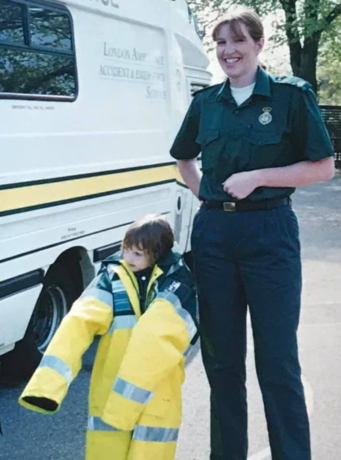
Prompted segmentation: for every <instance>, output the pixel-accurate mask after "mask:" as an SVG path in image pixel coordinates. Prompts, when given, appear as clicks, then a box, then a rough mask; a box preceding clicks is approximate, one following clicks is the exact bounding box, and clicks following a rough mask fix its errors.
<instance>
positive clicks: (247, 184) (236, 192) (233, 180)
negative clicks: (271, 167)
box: [223, 171, 259, 200]
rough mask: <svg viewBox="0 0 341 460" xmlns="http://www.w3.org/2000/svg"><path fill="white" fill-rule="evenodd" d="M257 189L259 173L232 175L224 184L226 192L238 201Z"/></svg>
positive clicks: (249, 172) (250, 172)
mask: <svg viewBox="0 0 341 460" xmlns="http://www.w3.org/2000/svg"><path fill="white" fill-rule="evenodd" d="M257 187H259V183H258V174H257V171H247V172H241V173H236V174H232V176H231V177H229V178H228V179H226V181H225V182H223V189H224V190H225V192H226V193H228V194H229V195H231V196H232V197H233V198H236V199H237V200H243V199H244V198H246V197H247V196H249V195H250V193H252V192H253V191H254V190H255V189H256V188H257Z"/></svg>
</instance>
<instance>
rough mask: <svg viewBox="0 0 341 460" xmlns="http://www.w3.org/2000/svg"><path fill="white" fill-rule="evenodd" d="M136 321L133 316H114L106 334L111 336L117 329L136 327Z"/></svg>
mask: <svg viewBox="0 0 341 460" xmlns="http://www.w3.org/2000/svg"><path fill="white" fill-rule="evenodd" d="M136 323H137V319H136V316H135V315H125V316H116V318H114V321H113V323H112V324H111V326H110V329H109V331H108V334H109V335H110V334H112V333H113V332H114V331H117V330H119V329H133V327H134V326H135V325H136Z"/></svg>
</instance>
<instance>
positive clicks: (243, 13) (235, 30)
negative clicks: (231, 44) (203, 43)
mask: <svg viewBox="0 0 341 460" xmlns="http://www.w3.org/2000/svg"><path fill="white" fill-rule="evenodd" d="M223 24H229V25H230V29H231V33H232V35H233V36H235V37H236V38H243V37H244V35H243V32H242V30H241V28H240V24H244V26H245V27H246V28H247V30H248V32H249V34H250V36H251V37H252V38H253V40H254V41H255V42H258V41H259V40H260V39H261V38H263V37H264V28H263V24H262V21H261V20H260V17H259V16H258V14H257V13H256V12H255V11H254V10H253V9H251V8H247V7H246V6H238V7H237V8H232V9H230V10H229V12H228V13H227V14H226V15H224V16H223V17H221V18H219V19H218V21H217V23H216V24H215V26H214V29H213V32H212V37H213V40H214V41H217V34H218V31H219V29H220V27H221V26H222V25H223Z"/></svg>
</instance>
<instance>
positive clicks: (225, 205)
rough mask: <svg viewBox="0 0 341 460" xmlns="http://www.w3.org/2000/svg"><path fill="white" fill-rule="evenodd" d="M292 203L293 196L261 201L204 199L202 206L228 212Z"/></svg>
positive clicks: (276, 206) (258, 209)
mask: <svg viewBox="0 0 341 460" xmlns="http://www.w3.org/2000/svg"><path fill="white" fill-rule="evenodd" d="M286 205H291V198H290V197H285V198H276V199H273V200H261V201H213V200H204V201H203V203H202V206H204V207H205V208H211V209H222V210H224V211H226V212H243V211H262V210H266V209H273V208H278V207H280V206H286Z"/></svg>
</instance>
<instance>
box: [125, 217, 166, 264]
mask: <svg viewBox="0 0 341 460" xmlns="http://www.w3.org/2000/svg"><path fill="white" fill-rule="evenodd" d="M173 245H174V233H173V230H172V228H171V226H170V225H169V223H168V222H167V220H166V219H165V218H164V217H163V216H159V215H157V214H147V215H146V216H143V217H141V218H140V219H137V220H136V221H135V222H134V223H133V224H131V225H130V227H129V228H128V230H127V232H126V234H125V236H124V239H123V241H122V250H123V249H125V248H129V249H131V248H132V247H133V246H135V247H136V248H138V249H139V250H140V251H144V252H145V253H146V255H147V257H148V259H149V262H150V265H151V266H153V265H155V264H156V263H157V262H158V261H159V259H160V258H161V257H163V256H164V255H165V254H167V252H169V251H170V250H171V249H172V247H173Z"/></svg>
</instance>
